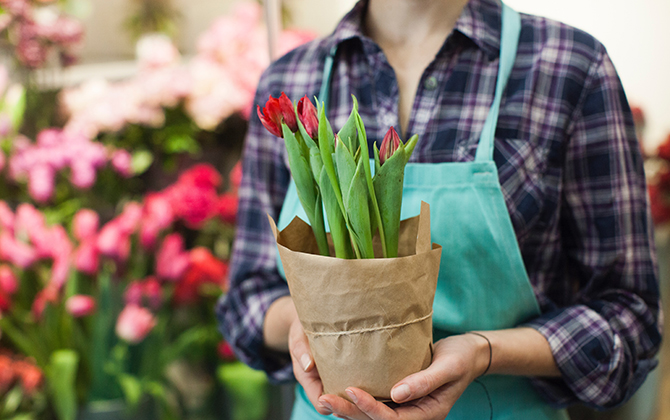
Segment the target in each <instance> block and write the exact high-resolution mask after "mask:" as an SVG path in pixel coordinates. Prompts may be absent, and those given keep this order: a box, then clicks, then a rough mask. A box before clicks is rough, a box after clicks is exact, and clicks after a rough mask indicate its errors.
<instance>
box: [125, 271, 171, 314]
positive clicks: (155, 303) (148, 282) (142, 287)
mask: <svg viewBox="0 0 670 420" xmlns="http://www.w3.org/2000/svg"><path fill="white" fill-rule="evenodd" d="M124 298H125V302H126V305H138V306H141V305H142V304H143V303H144V301H145V299H146V303H147V304H148V305H149V307H150V308H151V309H153V310H158V309H159V308H160V306H161V303H162V301H163V293H162V290H161V284H160V282H159V281H158V279H156V277H154V276H149V277H147V278H146V279H144V280H142V281H134V282H132V283H130V285H129V286H128V288H127V289H126V293H125V295H124Z"/></svg>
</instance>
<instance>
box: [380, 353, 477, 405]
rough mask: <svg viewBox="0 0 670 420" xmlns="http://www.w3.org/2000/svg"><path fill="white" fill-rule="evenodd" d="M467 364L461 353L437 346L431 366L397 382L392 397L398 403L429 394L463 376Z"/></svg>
mask: <svg viewBox="0 0 670 420" xmlns="http://www.w3.org/2000/svg"><path fill="white" fill-rule="evenodd" d="M465 365H466V362H465V361H464V360H462V356H461V355H457V354H453V353H448V352H443V351H439V350H438V349H437V346H436V351H435V355H434V356H433V362H432V363H431V364H430V366H428V367H427V368H426V369H424V370H422V371H420V372H417V373H414V374H412V375H409V376H407V377H406V378H405V379H403V380H401V381H400V382H398V383H397V384H395V385H394V386H393V388H392V389H391V399H392V400H393V401H394V402H396V403H404V402H407V401H412V400H416V399H418V398H421V397H424V396H426V395H429V394H430V393H432V392H433V391H435V390H436V389H438V388H440V387H441V386H443V385H445V384H447V383H449V382H452V381H455V380H458V379H459V378H461V377H462V376H463V375H464V374H465V371H466V369H465Z"/></svg>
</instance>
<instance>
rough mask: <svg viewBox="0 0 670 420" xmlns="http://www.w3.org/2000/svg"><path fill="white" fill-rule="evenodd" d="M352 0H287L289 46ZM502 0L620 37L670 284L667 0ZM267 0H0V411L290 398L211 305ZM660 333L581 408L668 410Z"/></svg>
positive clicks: (270, 415) (176, 409) (20, 414)
mask: <svg viewBox="0 0 670 420" xmlns="http://www.w3.org/2000/svg"><path fill="white" fill-rule="evenodd" d="M354 3H355V1H354V0H340V1H338V2H329V1H327V0H286V1H284V2H283V8H282V24H283V26H284V27H286V28H294V29H295V28H299V30H291V31H287V32H284V33H283V34H282V35H281V38H279V41H278V47H279V50H280V51H288V50H289V49H291V48H293V47H295V46H297V45H299V44H300V43H302V42H305V41H307V40H309V39H311V38H312V37H313V36H315V35H319V34H326V33H328V32H330V31H331V30H332V28H333V27H334V25H335V23H336V22H337V21H338V20H339V18H340V17H341V16H342V15H343V14H344V13H345V12H346V11H347V10H348V9H349V8H350V7H351V6H352V5H353V4H354ZM508 3H509V4H510V5H511V6H513V7H515V8H517V9H518V10H521V11H528V12H531V13H538V14H544V15H547V16H549V17H553V18H556V19H559V20H563V21H566V22H568V23H571V24H574V25H576V26H578V27H580V28H583V29H585V30H587V31H589V32H591V33H593V34H595V35H596V36H597V37H598V38H599V39H600V40H601V41H603V43H604V44H605V45H606V46H607V47H608V48H609V52H610V53H611V55H612V56H613V60H614V62H615V64H616V65H617V68H618V70H619V72H620V75H621V77H622V82H623V84H624V87H625V88H626V90H627V93H628V95H629V98H630V99H631V101H632V102H633V103H634V104H636V105H637V108H636V115H637V121H638V124H639V127H640V134H641V137H643V139H644V149H645V152H646V155H647V157H648V159H647V167H648V172H649V179H650V193H651V198H652V204H653V212H654V218H655V221H656V222H657V224H658V226H659V227H658V229H657V242H658V245H659V260H660V265H661V272H662V280H663V282H664V283H663V285H664V293H665V296H668V288H669V283H670V282H669V281H668V280H670V265H669V264H668V263H667V262H668V260H669V259H668V257H670V228H668V226H670V223H668V222H669V221H670V181H668V180H670V175H668V174H670V169H669V168H670V136H669V135H668V133H670V119H668V118H667V110H668V109H670V78H668V77H667V75H666V74H665V72H664V69H666V68H667V66H668V64H670V46H668V45H667V43H668V42H670V28H669V27H667V25H664V22H665V20H667V18H668V17H670V5H669V4H668V3H667V2H666V1H665V0H641V1H639V2H636V3H635V4H630V2H624V1H623V0H615V1H612V0H610V1H605V0H591V1H590V2H587V3H584V2H583V1H579V2H578V1H577V0H566V1H564V2H561V3H560V5H559V4H553V3H550V2H549V3H547V2H535V1H530V0H508ZM259 5H260V3H259V2H254V1H249V2H244V1H231V0H198V1H196V2H189V1H187V0H108V1H102V0H0V10H1V12H0V39H1V41H0V63H2V67H0V148H1V150H2V151H1V152H0V314H1V318H0V331H1V334H2V335H1V336H0V418H3V419H4V418H8V419H17V420H18V419H89V418H91V419H102V418H121V417H119V416H122V415H123V416H126V418H142V419H151V418H157V419H158V418H160V419H163V418H165V419H171V418H190V419H209V418H212V419H214V418H217V419H218V418H231V419H244V420H254V419H259V420H260V419H279V418H287V413H288V412H289V410H290V398H291V394H292V391H291V389H290V387H284V388H276V387H270V386H269V385H268V384H267V381H266V379H265V377H264V375H263V374H259V373H257V372H254V371H251V370H249V369H247V368H245V367H244V366H242V365H240V364H239V363H237V362H236V361H235V360H234V357H233V356H232V354H231V353H230V350H229V348H228V347H227V346H226V344H225V343H224V342H222V340H221V338H220V335H219V333H218V331H217V330H216V324H215V320H214V316H213V309H212V308H213V305H214V302H215V301H216V299H217V298H218V296H220V295H221V294H222V293H225V290H226V287H227V280H226V276H227V260H228V256H229V255H230V249H231V247H232V245H233V244H232V240H233V235H234V228H235V211H236V186H237V183H238V182H239V178H240V176H241V174H240V172H239V167H238V166H236V163H237V161H238V159H239V156H240V151H241V146H242V141H243V137H244V134H245V131H246V121H247V119H248V118H249V117H250V115H251V114H250V111H251V109H252V105H253V104H251V100H252V98H253V93H254V90H255V84H256V82H257V80H258V76H259V75H260V72H261V71H262V70H263V69H264V68H265V66H267V64H268V63H269V59H268V48H267V31H266V28H265V25H264V23H263V21H264V18H263V14H262V11H261V9H260V8H259ZM584 7H588V9H584ZM577 12H579V13H577ZM593 16H598V17H599V18H598V19H593ZM622 28H625V30H622ZM664 43H665V44H664ZM664 45H665V46H666V47H668V48H664ZM666 138H667V140H666ZM659 145H661V147H660V148H659V147H658V146H659ZM667 300H668V299H666V308H667ZM666 313H667V311H666ZM666 330H667V327H666ZM664 346H665V347H664V348H665V350H664V356H663V358H662V365H661V370H657V374H656V375H655V377H654V378H652V380H651V381H648V383H649V384H650V386H646V388H645V389H643V391H642V392H641V393H640V395H641V398H638V400H639V401H638V402H634V403H633V404H632V405H629V407H627V408H625V409H624V411H623V412H620V413H619V414H616V413H615V414H598V415H596V414H594V413H591V412H586V413H575V416H579V415H581V416H583V417H581V418H636V419H652V418H657V419H666V418H670V406H669V405H668V404H670V366H669V363H668V362H667V361H668V360H669V359H670V354H668V353H670V346H669V345H668V340H666V343H665V344H664ZM660 372H664V374H663V375H661V374H660ZM663 381H665V382H663ZM640 407H642V408H640ZM625 410H628V411H625ZM631 413H634V414H631ZM133 416H134V417H133ZM617 416H618V417H617ZM575 418H578V417H575Z"/></svg>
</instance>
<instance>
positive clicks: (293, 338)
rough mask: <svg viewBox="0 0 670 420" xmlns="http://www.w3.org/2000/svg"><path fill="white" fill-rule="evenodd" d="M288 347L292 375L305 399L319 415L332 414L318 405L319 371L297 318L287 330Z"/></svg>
mask: <svg viewBox="0 0 670 420" xmlns="http://www.w3.org/2000/svg"><path fill="white" fill-rule="evenodd" d="M288 347H289V351H290V353H291V360H292V361H293V374H294V375H295V379H296V380H297V381H298V382H299V383H300V385H302V387H303V388H304V389H305V394H306V395H307V398H308V399H309V401H310V402H311V403H312V405H313V406H314V408H315V409H316V411H318V412H319V414H323V415H328V414H331V413H332V412H331V411H330V410H329V409H328V408H326V407H324V406H323V405H321V403H319V397H320V396H321V394H323V384H322V383H321V377H319V371H318V370H317V369H316V365H315V364H314V358H313V357H312V352H311V351H310V349H309V342H308V341H307V336H306V335H305V332H304V330H303V329H302V324H301V323H300V320H299V319H298V317H297V316H296V317H295V319H294V320H293V322H292V323H291V327H290V328H289V332H288Z"/></svg>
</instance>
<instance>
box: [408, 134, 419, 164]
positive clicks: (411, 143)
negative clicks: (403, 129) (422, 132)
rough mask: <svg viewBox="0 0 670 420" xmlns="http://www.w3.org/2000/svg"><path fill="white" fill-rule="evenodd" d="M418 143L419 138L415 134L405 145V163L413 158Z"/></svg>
mask: <svg viewBox="0 0 670 420" xmlns="http://www.w3.org/2000/svg"><path fill="white" fill-rule="evenodd" d="M418 141H419V136H418V135H417V134H415V135H413V136H412V137H410V138H409V140H407V143H405V163H407V162H408V161H409V158H410V157H411V156H412V152H414V147H416V143H417V142H418Z"/></svg>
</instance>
